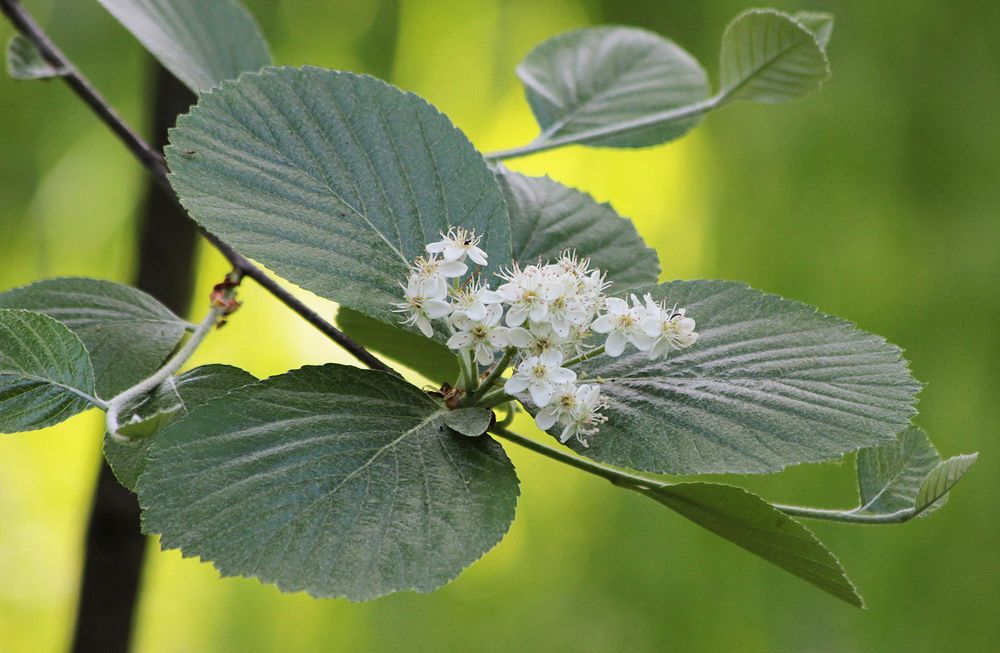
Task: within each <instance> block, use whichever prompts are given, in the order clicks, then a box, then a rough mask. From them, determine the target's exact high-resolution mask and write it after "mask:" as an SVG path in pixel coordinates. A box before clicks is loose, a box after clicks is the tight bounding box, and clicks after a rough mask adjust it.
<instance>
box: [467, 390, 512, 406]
mask: <svg viewBox="0 0 1000 653" xmlns="http://www.w3.org/2000/svg"><path fill="white" fill-rule="evenodd" d="M513 400H514V398H513V397H511V396H510V395H508V394H507V393H506V392H505V391H504V389H503V388H495V389H493V390H491V391H489V392H487V393H486V394H484V395H483V396H482V397H480V398H479V401H478V402H477V404H476V405H477V406H482V407H483V408H493V407H494V406H499V405H500V404H503V403H506V402H508V401H513Z"/></svg>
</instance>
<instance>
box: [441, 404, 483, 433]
mask: <svg viewBox="0 0 1000 653" xmlns="http://www.w3.org/2000/svg"><path fill="white" fill-rule="evenodd" d="M444 423H445V424H446V425H447V426H448V428H450V429H451V430H452V431H455V432H456V433H461V434H462V435H467V436H468V437H470V438H478V437H479V436H481V435H483V434H484V433H486V429H488V428H489V427H490V424H492V423H493V411H492V410H490V409H488V408H459V409H457V410H451V411H448V412H447V413H445V415H444Z"/></svg>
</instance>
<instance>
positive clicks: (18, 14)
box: [0, 0, 398, 375]
mask: <svg viewBox="0 0 1000 653" xmlns="http://www.w3.org/2000/svg"><path fill="white" fill-rule="evenodd" d="M0 11H2V12H3V13H4V15H6V16H7V18H8V19H10V21H11V23H13V25H14V27H15V28H17V30H18V31H19V32H20V33H21V34H22V35H23V36H24V37H25V38H26V39H28V40H29V41H31V43H32V44H33V45H34V46H35V48H36V49H37V50H38V52H39V53H40V54H41V55H42V58H44V59H45V60H46V61H47V62H49V63H50V64H52V65H53V66H55V67H56V69H57V70H60V71H61V75H60V76H61V77H62V78H63V80H65V81H66V83H67V84H68V85H69V86H70V88H72V89H73V91H74V92H75V93H76V95H77V96H78V97H79V98H80V99H81V100H83V102H84V103H85V104H86V105H87V106H89V107H90V108H91V109H92V110H93V111H94V113H95V114H97V117H98V118H100V119H101V121H102V122H104V123H105V124H106V125H107V126H108V127H109V128H110V129H111V131H113V132H114V133H115V135H117V136H118V138H119V139H120V140H121V141H122V142H123V143H124V144H125V146H126V147H127V148H128V149H129V151H130V152H132V154H133V155H134V156H135V157H136V158H137V159H138V160H139V161H140V162H141V163H142V165H143V166H144V167H145V168H146V170H148V171H149V173H150V174H151V175H152V176H153V180H154V181H155V182H156V184H157V185H158V186H160V187H161V188H162V189H163V190H164V191H165V192H166V193H167V196H168V197H170V198H172V199H173V201H175V202H176V203H177V204H178V206H180V202H179V201H178V200H177V196H176V195H175V194H174V191H173V188H172V187H171V186H170V181H169V180H168V179H167V174H168V172H169V170H168V168H167V164H166V161H165V160H164V159H163V155H161V154H160V153H159V152H157V151H156V149H155V148H153V147H151V146H150V145H149V144H148V143H147V142H146V141H145V140H143V139H142V137H140V136H139V135H138V134H137V133H136V132H135V131H134V130H132V128H131V127H129V126H128V124H127V123H126V122H125V121H124V120H123V119H122V118H121V116H119V115H118V114H117V113H116V112H115V110H114V109H113V108H112V107H111V105H110V104H109V103H108V101H107V100H106V99H105V98H104V97H103V96H102V95H101V94H100V93H99V92H98V91H97V89H96V88H94V86H93V85H92V84H91V83H90V81H89V80H87V78H86V77H84V76H83V74H82V73H81V72H80V70H79V69H78V68H77V67H76V65H74V64H73V62H72V61H70V60H69V58H68V57H66V55H64V54H63V53H62V51H61V50H59V48H58V47H56V45H55V43H53V42H52V40H51V39H50V38H49V37H48V35H47V34H46V33H45V32H44V31H43V30H42V28H41V27H40V26H39V25H38V23H37V22H36V21H35V19H34V18H32V16H31V14H29V13H28V12H27V10H25V8H24V7H22V6H21V3H20V2H18V0H0ZM181 209H182V210H183V207H181ZM185 213H186V212H185ZM198 229H199V231H200V232H201V233H202V234H203V235H204V236H205V238H206V239H208V241H209V242H210V243H211V244H212V246H214V247H215V248H216V249H217V250H219V252H221V253H222V255H223V256H224V257H226V259H227V260H228V261H229V263H230V264H231V265H232V266H233V269H234V270H236V271H237V273H238V276H240V277H243V276H247V277H250V278H251V279H253V280H254V281H256V282H257V283H259V284H260V285H261V286H263V287H264V289H265V290H267V291H268V292H269V293H271V294H272V295H274V296H275V297H276V298H278V300H280V301H281V302H282V303H283V304H284V305H285V306H287V307H288V308H290V309H291V310H292V311H294V312H295V313H297V314H298V315H299V316H301V317H302V318H303V319H305V320H306V321H307V322H309V324H311V325H313V326H314V327H316V328H317V329H319V330H320V331H321V332H322V333H323V334H324V335H325V336H327V337H328V338H330V339H331V340H333V341H334V342H335V343H337V344H338V345H340V346H341V347H343V348H344V349H345V350H347V351H348V353H350V354H351V355H352V356H354V357H355V358H357V359H358V360H359V361H361V362H362V363H364V364H365V365H367V366H368V367H370V368H372V369H375V370H381V371H383V372H390V373H392V374H397V375H398V372H396V371H395V370H393V369H392V368H391V367H389V366H388V365H386V364H385V363H383V362H382V361H380V360H379V359H378V358H376V357H375V356H374V355H372V353H371V352H369V351H368V350H367V349H365V348H364V346H362V345H361V344H360V343H358V342H357V341H355V340H354V339H353V338H351V337H350V336H348V335H347V334H346V333H344V332H343V331H341V330H340V329H338V328H337V327H335V326H334V325H333V324H331V323H330V322H328V321H326V320H324V319H323V318H322V317H320V316H319V314H318V313H316V311H314V310H312V309H311V308H309V307H308V306H306V305H305V304H304V303H302V302H301V301H299V300H298V299H296V298H295V297H294V296H293V295H292V294H291V293H290V292H288V290H286V289H285V288H283V287H282V286H281V285H279V284H278V283H277V282H276V281H274V279H272V278H270V277H269V276H267V274H265V273H264V271H263V270H262V269H260V268H259V267H257V266H256V265H254V264H253V263H251V262H250V261H249V260H248V259H247V258H246V257H245V256H243V255H242V254H240V253H239V252H237V251H236V250H234V249H233V248H232V247H230V246H229V245H227V244H226V243H224V242H222V241H221V240H219V239H218V238H217V237H216V236H214V235H213V234H211V233H209V232H207V231H205V229H203V228H202V227H201V226H200V225H199V226H198Z"/></svg>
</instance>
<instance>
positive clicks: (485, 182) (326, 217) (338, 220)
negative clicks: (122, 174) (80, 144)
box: [167, 67, 510, 340]
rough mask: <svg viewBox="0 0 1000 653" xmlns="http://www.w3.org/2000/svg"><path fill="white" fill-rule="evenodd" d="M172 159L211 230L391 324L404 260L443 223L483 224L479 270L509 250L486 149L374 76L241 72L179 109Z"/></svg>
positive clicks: (504, 258) (501, 260)
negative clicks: (483, 260) (484, 260)
mask: <svg viewBox="0 0 1000 653" xmlns="http://www.w3.org/2000/svg"><path fill="white" fill-rule="evenodd" d="M167 159H168V161H169V163H170V167H171V170H172V175H171V183H172V184H173V186H174V189H175V190H176V191H177V193H178V196H179V197H180V199H181V201H182V203H183V204H184V205H185V206H186V207H187V209H188V210H189V211H190V213H191V215H192V216H193V217H194V218H195V219H196V220H197V221H198V222H199V223H200V224H202V225H203V226H204V227H205V228H207V229H208V230H209V231H211V232H213V233H215V234H216V235H217V236H219V237H220V238H222V239H223V240H224V241H226V242H228V243H230V244H232V245H233V246H235V247H236V248H237V249H238V250H240V251H241V252H242V253H244V254H246V255H248V256H250V257H251V258H254V259H257V260H259V261H260V262H262V263H264V264H265V265H266V266H268V267H269V268H271V269H272V270H274V271H275V272H277V273H278V274H280V275H281V276H283V277H285V278H286V279H288V280H289V281H292V282H293V283H296V284H299V285H301V286H302V287H304V288H306V289H308V290H311V291H313V292H315V293H317V294H319V295H321V296H323V297H326V298H328V299H332V300H333V301H336V302H338V303H339V304H342V305H344V306H347V307H348V308H352V309H354V310H357V311H359V312H361V313H364V314H365V315H368V316H369V317H372V318H375V319H377V320H379V321H382V322H386V323H388V324H399V322H400V317H399V315H397V314H395V313H393V312H392V307H393V303H394V302H398V301H400V297H401V294H402V291H401V290H400V287H399V283H400V282H402V281H404V280H405V278H406V276H407V273H408V266H409V264H410V262H411V261H412V260H413V259H414V258H416V257H417V256H420V255H423V254H425V251H424V247H425V245H426V244H427V243H429V242H432V241H434V240H437V239H439V238H440V236H439V232H440V231H442V230H447V229H448V228H449V227H452V226H455V227H459V226H460V227H465V228H467V229H475V230H476V232H477V233H478V234H480V235H482V236H483V237H484V239H483V243H482V244H481V246H482V247H483V249H485V250H486V252H487V254H488V255H489V260H490V267H489V268H488V269H487V270H483V271H482V274H483V275H484V276H486V277H489V276H491V275H492V272H493V271H494V270H496V269H499V267H501V266H503V265H506V264H507V263H509V261H510V227H509V224H508V221H507V210H506V207H505V205H504V201H503V197H502V196H501V194H500V189H499V187H498V185H497V182H496V180H495V179H494V177H493V174H492V172H491V171H490V169H489V167H488V166H487V165H486V163H485V161H484V160H483V158H482V155H480V154H479V153H478V152H477V151H476V150H475V148H473V146H472V144H471V143H470V142H469V141H468V139H467V138H466V137H465V136H464V135H463V134H462V133H461V132H460V131H458V130H457V129H456V128H455V127H454V126H453V125H452V124H451V122H450V121H449V120H448V119H447V118H446V117H445V116H444V115H442V114H441V113H440V112H439V111H437V109H435V108H434V107H432V106H431V105H429V104H428V103H427V102H425V101H424V100H422V99H420V98H418V97H417V96H415V95H413V94H410V93H404V92H402V91H400V90H399V89H396V88H395V87H392V86H390V85H388V84H385V83H384V82H381V81H379V80H376V79H374V78H371V77H364V76H358V75H353V74H349V73H340V72H334V71H328V70H323V69H319V68H311V67H306V68H301V69H295V68H269V69H265V70H264V71H263V72H262V73H260V74H246V75H243V76H242V77H241V78H240V79H239V80H238V81H237V82H226V83H224V84H223V85H222V86H221V87H220V88H218V89H216V90H214V91H212V92H210V93H206V94H205V95H203V96H202V98H201V101H200V102H199V103H198V105H197V106H195V107H194V109H192V111H191V113H190V114H189V115H187V116H184V117H182V118H181V119H180V120H179V121H178V127H177V128H176V129H174V130H173V131H172V132H171V146H170V147H169V148H167ZM414 331H415V330H414ZM438 337H439V339H441V340H444V339H445V338H446V336H445V335H444V334H443V333H442V334H438Z"/></svg>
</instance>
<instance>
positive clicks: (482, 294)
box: [479, 288, 503, 304]
mask: <svg viewBox="0 0 1000 653" xmlns="http://www.w3.org/2000/svg"><path fill="white" fill-rule="evenodd" d="M479 301H481V302H482V303H484V304H499V303H500V302H502V301H503V299H501V297H500V295H498V294H497V293H495V292H493V291H492V290H487V289H485V288H484V289H483V290H480V291H479Z"/></svg>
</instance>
